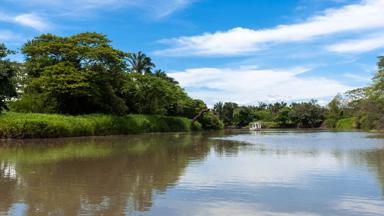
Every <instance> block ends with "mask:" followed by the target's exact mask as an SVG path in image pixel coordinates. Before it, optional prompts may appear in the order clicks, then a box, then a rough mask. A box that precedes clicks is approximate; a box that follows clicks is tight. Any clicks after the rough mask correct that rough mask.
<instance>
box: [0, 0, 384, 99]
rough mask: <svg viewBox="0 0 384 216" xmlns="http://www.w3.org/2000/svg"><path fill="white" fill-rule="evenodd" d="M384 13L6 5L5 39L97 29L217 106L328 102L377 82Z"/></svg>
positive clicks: (294, 3)
mask: <svg viewBox="0 0 384 216" xmlns="http://www.w3.org/2000/svg"><path fill="white" fill-rule="evenodd" d="M383 11H384V0H279V1H271V0H252V1H251V0H237V1H230V0H220V1H218V0H216V1H214V0H156V1H155V0H0V41H1V42H4V43H5V44H6V45H7V46H9V47H11V48H13V49H16V50H17V49H19V48H20V47H21V45H22V44H23V43H24V42H25V41H26V40H28V39H31V38H33V37H34V36H37V35H39V34H42V33H47V32H49V33H54V34H58V35H63V36H65V35H72V34H76V33H79V32H84V31H96V32H100V33H104V34H107V35H108V37H109V38H110V39H111V40H112V41H113V45H114V46H115V47H117V48H119V49H122V50H124V51H128V52H136V51H143V52H145V53H146V54H147V55H149V56H151V57H152V58H153V60H154V62H155V63H156V65H157V67H158V68H161V69H163V70H165V71H167V72H168V73H169V75H170V76H173V77H175V78H176V79H177V80H178V81H180V84H181V85H182V86H183V87H184V88H185V89H186V90H187V92H188V93H189V94H190V95H191V96H192V97H195V98H200V99H203V100H205V101H206V102H207V103H208V104H210V105H212V104H214V103H215V102H217V101H235V102H238V103H240V104H255V103H257V102H258V101H265V102H273V101H279V100H285V101H303V100H309V99H312V98H314V99H317V100H319V101H320V102H321V103H326V102H327V101H329V100H330V99H331V98H332V97H333V96H334V95H335V94H337V93H342V92H344V91H347V90H349V89H353V88H356V87H361V86H364V85H367V84H368V83H369V82H370V78H371V77H372V75H373V74H374V72H375V69H376V61H377V56H380V55H383V54H384V13H383ZM13 58H14V59H19V60H21V58H22V56H21V55H18V56H15V57H13Z"/></svg>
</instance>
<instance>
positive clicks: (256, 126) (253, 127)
mask: <svg viewBox="0 0 384 216" xmlns="http://www.w3.org/2000/svg"><path fill="white" fill-rule="evenodd" d="M249 130H251V131H258V130H261V123H260V122H252V123H251V124H250V126H249Z"/></svg>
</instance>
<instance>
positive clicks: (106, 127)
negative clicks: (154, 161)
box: [0, 112, 201, 138]
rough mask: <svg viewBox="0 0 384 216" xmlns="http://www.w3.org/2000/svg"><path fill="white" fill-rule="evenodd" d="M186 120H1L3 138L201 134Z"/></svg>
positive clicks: (15, 116)
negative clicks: (163, 133)
mask: <svg viewBox="0 0 384 216" xmlns="http://www.w3.org/2000/svg"><path fill="white" fill-rule="evenodd" d="M200 128H201V125H199V123H196V124H195V125H191V120H189V119H186V118H182V117H170V116H160V115H126V116H111V115H102V114H92V115H82V116H67V115H58V114H32V113H13V112H6V113H4V114H3V115H1V116H0V137H2V138H40V137H68V136H92V135H114V134H132V133H140V132H177V131H191V130H199V129H200Z"/></svg>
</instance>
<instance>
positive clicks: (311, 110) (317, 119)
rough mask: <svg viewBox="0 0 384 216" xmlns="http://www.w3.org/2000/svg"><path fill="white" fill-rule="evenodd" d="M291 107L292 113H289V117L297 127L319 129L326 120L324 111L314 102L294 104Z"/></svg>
mask: <svg viewBox="0 0 384 216" xmlns="http://www.w3.org/2000/svg"><path fill="white" fill-rule="evenodd" d="M291 107H292V111H291V112H290V113H289V117H290V118H291V120H292V122H294V124H295V125H297V127H300V128H315V127H319V126H320V125H321V124H322V123H323V121H324V119H325V117H324V109H323V108H322V107H321V106H320V105H318V104H317V102H316V101H314V100H311V101H309V102H303V103H294V104H292V105H291Z"/></svg>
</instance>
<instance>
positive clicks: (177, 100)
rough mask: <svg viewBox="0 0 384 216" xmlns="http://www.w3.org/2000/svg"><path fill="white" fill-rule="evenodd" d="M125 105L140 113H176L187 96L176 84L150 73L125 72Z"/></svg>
mask: <svg viewBox="0 0 384 216" xmlns="http://www.w3.org/2000/svg"><path fill="white" fill-rule="evenodd" d="M123 95H124V98H125V101H126V105H127V106H128V107H129V108H130V111H131V112H134V113H142V114H165V115H168V114H178V113H179V111H178V109H182V108H181V107H179V106H182V103H183V100H184V99H186V98H187V97H188V96H187V95H186V93H185V92H184V91H183V89H181V88H180V87H179V86H178V85H175V84H174V83H172V82H170V81H168V80H164V79H162V78H159V77H156V76H152V75H150V74H144V75H142V74H137V73H132V74H127V75H126V82H125V84H124V87H123Z"/></svg>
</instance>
